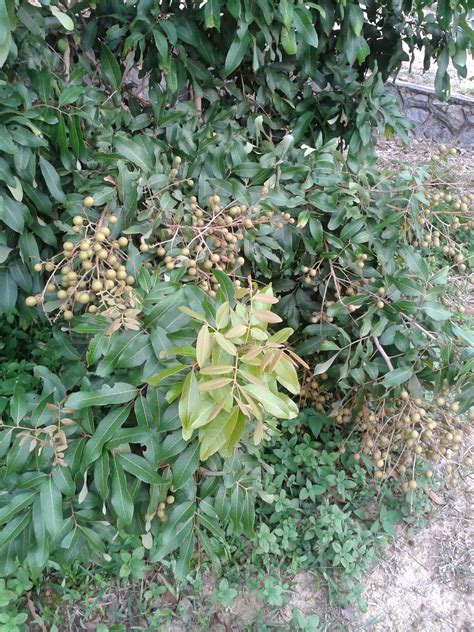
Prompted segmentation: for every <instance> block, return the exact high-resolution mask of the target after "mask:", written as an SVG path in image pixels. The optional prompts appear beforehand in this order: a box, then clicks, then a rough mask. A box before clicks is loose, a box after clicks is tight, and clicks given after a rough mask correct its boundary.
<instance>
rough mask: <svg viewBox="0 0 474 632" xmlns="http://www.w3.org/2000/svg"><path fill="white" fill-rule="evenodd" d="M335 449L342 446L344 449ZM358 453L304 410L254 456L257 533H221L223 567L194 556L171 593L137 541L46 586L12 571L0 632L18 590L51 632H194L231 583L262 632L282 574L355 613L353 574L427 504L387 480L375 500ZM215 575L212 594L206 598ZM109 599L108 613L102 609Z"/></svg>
mask: <svg viewBox="0 0 474 632" xmlns="http://www.w3.org/2000/svg"><path fill="white" fill-rule="evenodd" d="M341 444H344V445H345V446H346V448H347V451H346V453H344V454H341V452H340V446H341ZM358 449H359V442H358V440H357V439H356V438H355V437H354V436H352V437H350V438H349V437H348V436H347V434H346V433H345V432H344V431H343V432H334V428H333V427H332V424H331V422H330V421H329V420H328V419H327V418H324V417H323V416H321V415H318V413H316V414H315V413H314V411H312V410H310V409H307V410H304V411H302V412H301V413H300V415H299V417H298V418H296V419H294V420H290V421H286V422H283V424H282V425H281V427H280V428H279V429H276V428H275V429H274V430H272V433H271V436H269V438H268V439H267V440H266V441H265V442H264V443H263V444H262V445H261V446H260V447H259V449H258V452H259V460H260V461H261V462H262V463H263V464H265V468H264V473H263V476H262V487H261V490H260V491H259V494H258V495H257V498H256V517H257V521H258V525H259V526H258V528H257V529H256V536H255V543H254V545H253V546H252V545H251V544H250V543H249V541H248V540H246V539H242V537H239V536H236V537H232V536H231V537H229V538H228V540H227V544H226V548H225V549H222V550H219V551H218V554H219V557H220V559H221V562H222V567H221V568H220V569H219V570H218V571H217V572H216V567H214V569H213V568H212V565H211V563H210V560H209V559H208V558H207V556H206V555H205V554H204V552H203V551H201V554H200V556H199V558H197V560H196V562H197V566H196V569H195V570H194V571H193V572H192V573H191V574H190V575H189V576H188V580H189V581H188V583H187V585H184V586H182V587H181V590H180V588H179V586H178V587H175V585H174V584H173V582H172V578H171V569H172V564H171V565H170V564H169V563H167V562H166V561H165V562H164V564H163V566H162V567H161V569H160V571H159V572H158V573H156V564H155V563H153V562H150V561H149V560H148V559H147V555H146V549H144V547H143V546H142V543H141V541H140V539H139V538H138V537H137V536H131V537H121V538H120V539H115V540H114V541H113V542H111V543H110V544H109V546H108V551H109V553H110V557H111V559H110V561H109V562H108V564H107V565H106V566H104V565H103V564H101V565H99V566H96V567H93V568H92V569H91V568H90V567H89V566H84V565H82V564H81V562H80V561H78V560H73V561H72V562H71V564H70V565H69V564H68V565H67V566H62V567H61V571H63V572H64V571H65V574H66V577H65V578H64V577H63V573H62V572H61V571H59V572H58V571H57V569H56V567H55V566H53V565H52V566H51V567H50V571H49V577H48V584H47V588H46V590H45V584H44V581H43V580H42V579H33V581H31V580H30V578H29V576H28V573H27V572H26V571H25V570H24V569H20V570H19V571H18V572H17V573H16V575H15V577H14V578H9V579H7V580H6V581H5V583H2V582H1V581H0V604H3V608H4V611H3V615H4V619H3V620H1V619H0V623H4V625H5V630H3V628H2V627H1V625H0V630H2V632H7V631H8V632H12V630H11V629H10V628H8V627H7V624H8V625H12V626H13V621H14V620H15V618H17V617H18V623H20V620H22V619H24V616H23V611H24V603H25V596H26V592H27V591H28V593H29V598H30V600H31V601H32V603H33V604H34V606H35V608H34V609H35V611H36V617H37V621H41V622H42V623H43V624H44V625H45V626H46V627H47V629H51V630H62V629H63V628H66V629H76V628H78V627H79V626H80V625H81V624H82V625H86V624H87V623H89V624H91V623H92V621H94V622H95V625H97V630H98V631H101V632H125V630H126V629H127V626H129V627H132V626H133V627H136V628H137V629H139V630H142V629H143V630H151V629H161V628H162V627H165V626H166V625H167V624H168V623H170V622H171V621H176V618H179V619H180V620H182V621H183V624H184V623H185V624H187V625H188V626H189V627H192V629H195V630H203V632H204V631H206V630H208V629H209V621H210V620H211V619H212V616H213V614H214V613H216V612H217V613H219V612H222V611H223V610H224V609H226V608H228V607H229V606H232V605H233V602H234V600H235V599H236V597H237V596H240V597H241V598H242V596H243V595H242V593H241V591H242V586H245V587H246V588H247V590H249V591H250V590H253V591H255V593H254V595H255V594H256V596H257V598H258V604H259V607H257V608H255V605H254V606H253V607H254V608H255V613H254V614H253V616H254V617H255V621H254V622H252V623H249V624H248V627H245V628H243V627H242V629H247V630H249V632H250V630H255V629H259V630H266V629H272V628H271V627H270V628H267V627H266V625H265V619H266V618H267V617H268V614H269V612H270V613H275V611H278V610H279V609H280V608H282V609H284V608H288V606H287V604H288V601H289V597H290V593H289V591H290V590H294V588H293V586H292V585H291V583H290V581H289V580H288V571H290V573H291V574H293V573H295V572H298V571H301V570H304V569H309V570H310V571H312V572H315V573H316V576H315V578H314V582H315V586H316V585H319V584H318V583H317V582H320V581H321V580H323V581H324V582H327V584H328V588H329V594H330V601H331V602H334V603H336V604H346V603H347V602H357V603H359V605H360V606H361V608H364V603H363V597H361V593H362V591H363V588H364V582H363V577H364V573H365V572H366V571H367V569H368V568H369V566H370V564H371V563H373V562H374V561H375V560H376V559H377V558H378V555H379V554H380V553H381V547H382V546H383V545H384V544H385V543H387V542H389V541H390V540H391V539H392V538H393V537H394V536H395V530H394V528H395V526H396V525H399V526H404V527H405V528H411V527H410V525H412V524H413V523H417V522H419V521H421V520H422V519H423V516H424V515H425V514H427V513H428V512H429V511H431V509H432V505H431V503H430V501H429V500H428V498H427V497H426V495H425V494H424V492H423V491H422V490H420V491H419V492H416V493H411V494H410V495H409V496H407V498H406V499H403V498H401V497H400V496H399V492H398V489H397V486H396V484H395V485H394V484H390V485H387V486H385V488H384V489H383V491H382V493H380V491H381V490H380V488H379V486H378V485H377V484H374V482H373V481H372V482H371V481H370V478H368V475H367V471H366V469H365V468H364V467H362V466H361V465H360V464H358V463H357V462H356V461H355V460H354V457H353V455H354V454H356V453H357V450H358ZM214 577H215V584H216V586H215V590H214V591H213V592H212V593H211V594H210V595H209V596H206V595H208V594H209V591H210V584H211V586H212V584H213V582H214ZM242 578H244V579H245V581H244V582H242ZM45 592H47V593H48V596H47V598H46V595H45ZM239 593H240V594H239ZM246 597H247V598H248V596H246ZM111 600H112V601H114V600H116V602H117V604H116V607H114V608H107V607H105V608H104V605H105V606H106V605H107V604H108V603H110V601H111ZM189 602H191V604H192V609H191V610H190V608H189ZM186 604H188V605H186ZM248 619H250V617H247V620H248ZM7 622H8V623H7ZM55 625H56V626H58V627H57V628H54V627H53V626H55ZM290 625H291V626H292V627H291V629H295V630H303V631H304V630H307V632H317V631H319V630H321V632H322V631H323V630H325V629H327V627H326V624H325V622H324V621H323V620H321V621H320V625H319V617H318V616H316V615H310V616H309V617H304V616H303V615H302V614H301V613H300V612H299V611H298V610H297V609H293V613H292V620H291V623H290ZM101 626H103V627H101ZM106 626H107V627H106ZM19 630H21V627H20V626H19ZM19 630H15V632H19Z"/></svg>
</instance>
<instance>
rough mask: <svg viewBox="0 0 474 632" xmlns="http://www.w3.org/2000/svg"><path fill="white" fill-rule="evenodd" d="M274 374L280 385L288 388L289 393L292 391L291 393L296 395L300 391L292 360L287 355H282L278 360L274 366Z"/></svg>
mask: <svg viewBox="0 0 474 632" xmlns="http://www.w3.org/2000/svg"><path fill="white" fill-rule="evenodd" d="M275 374H276V376H277V380H278V382H280V384H281V385H282V386H284V387H285V388H286V389H288V390H289V391H290V393H293V395H298V393H299V392H300V385H299V382H298V374H297V372H296V368H295V366H294V364H293V362H291V360H290V359H289V358H288V357H287V356H285V355H283V356H281V358H280V359H279V360H278V362H277V364H276V366H275Z"/></svg>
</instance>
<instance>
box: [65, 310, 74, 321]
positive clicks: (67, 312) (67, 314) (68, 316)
mask: <svg viewBox="0 0 474 632" xmlns="http://www.w3.org/2000/svg"><path fill="white" fill-rule="evenodd" d="M73 317H74V314H73V313H72V312H71V310H70V309H66V310H65V311H64V313H63V318H64V320H71V319H72V318H73Z"/></svg>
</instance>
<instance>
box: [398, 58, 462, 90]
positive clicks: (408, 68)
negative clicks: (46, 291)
mask: <svg viewBox="0 0 474 632" xmlns="http://www.w3.org/2000/svg"><path fill="white" fill-rule="evenodd" d="M466 65H467V77H465V78H463V77H458V74H457V71H456V69H455V68H454V67H453V65H452V64H451V62H450V64H449V67H448V71H449V75H450V78H451V93H452V94H461V95H465V96H474V59H472V57H471V58H468V60H467V62H466ZM435 75H436V64H432V65H431V68H429V70H426V71H424V70H423V55H422V54H421V53H419V52H417V53H415V60H414V62H413V64H410V63H409V62H405V63H404V64H403V67H402V69H401V70H400V73H399V75H398V78H399V79H401V80H402V81H410V82H412V83H421V84H423V85H425V86H429V87H430V88H432V87H433V85H434V79H435Z"/></svg>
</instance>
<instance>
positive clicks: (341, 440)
mask: <svg viewBox="0 0 474 632" xmlns="http://www.w3.org/2000/svg"><path fill="white" fill-rule="evenodd" d="M342 446H344V449H343V450H342V449H341V447H342ZM358 449H359V441H358V439H357V438H355V437H354V436H352V437H348V436H345V435H344V433H340V432H334V428H333V425H332V422H331V420H330V419H329V418H328V417H325V416H324V415H322V414H321V413H318V412H317V411H315V410H314V409H305V410H303V411H302V412H301V413H300V414H299V416H298V417H297V418H296V419H292V420H289V421H284V422H283V423H282V427H281V432H278V433H277V436H276V437H272V439H271V440H270V441H268V442H266V444H265V445H264V451H263V453H262V455H261V458H262V459H263V460H264V461H265V463H266V464H267V468H266V470H267V473H266V474H265V475H264V477H263V480H262V485H263V490H262V492H261V494H260V498H261V499H260V500H259V502H258V506H257V524H258V525H259V526H258V528H257V530H256V538H255V546H254V547H252V548H251V549H250V560H249V561H247V562H245V567H246V570H247V572H248V573H251V572H252V571H255V570H256V571H257V572H258V573H259V574H262V568H263V569H264V572H265V573H272V572H273V573H275V572H276V573H281V574H283V573H286V572H290V573H291V574H293V573H296V572H297V571H299V570H302V569H309V570H311V571H312V572H314V573H315V574H316V576H320V577H321V578H322V579H324V581H325V582H327V585H328V589H329V594H330V597H331V598H332V599H334V600H336V601H338V602H341V603H347V602H348V601H350V602H357V603H358V605H359V606H360V607H361V608H363V607H364V602H363V599H362V596H361V595H362V592H363V591H364V575H365V573H366V571H367V570H368V569H369V568H370V566H371V565H372V564H373V563H374V561H375V560H376V559H377V558H378V555H379V553H380V547H381V546H382V545H385V544H386V543H387V542H388V541H389V540H390V539H391V538H394V537H395V529H394V527H395V525H396V524H397V523H398V522H400V521H402V520H407V521H411V520H412V518H411V515H412V514H415V515H417V516H421V515H422V514H423V513H424V512H426V511H427V508H426V506H424V505H423V503H422V502H421V501H422V499H421V498H418V497H417V496H415V493H414V492H409V493H408V494H407V496H406V498H405V499H402V498H400V497H399V496H398V493H397V490H396V486H393V485H385V486H384V487H383V488H379V487H378V486H377V484H374V483H371V482H370V480H369V479H368V478H367V471H366V468H364V467H361V465H360V464H359V463H358V461H357V460H356V459H355V458H354V455H356V454H357V453H358ZM425 481H426V479H425ZM424 485H426V482H425V484H424ZM414 506H415V508H414ZM249 548H250V547H247V546H245V545H244V546H242V544H236V549H237V550H236V551H235V552H234V556H235V557H236V558H237V559H238V560H242V562H244V560H247V557H248V556H249ZM273 586H274V582H272V581H270V580H268V581H266V582H265V585H264V590H266V593H268V594H271V595H272V597H271V598H272V599H277V598H278V596H277V595H278V594H279V591H278V590H277V593H276V595H274V594H273V591H272V587H273Z"/></svg>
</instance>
